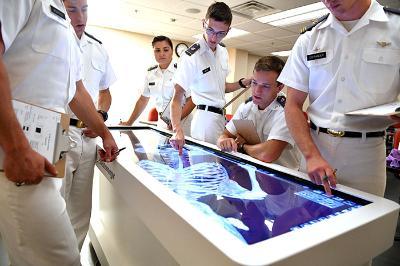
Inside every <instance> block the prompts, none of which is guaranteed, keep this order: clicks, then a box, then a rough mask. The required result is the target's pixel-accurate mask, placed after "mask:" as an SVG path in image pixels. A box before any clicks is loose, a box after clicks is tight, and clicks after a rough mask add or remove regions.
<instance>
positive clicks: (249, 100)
mask: <svg viewBox="0 0 400 266" xmlns="http://www.w3.org/2000/svg"><path fill="white" fill-rule="evenodd" d="M252 100H253V96H250V97H249V98H247V100H246V101H245V102H244V103H245V104H246V103H248V102H251V101H252Z"/></svg>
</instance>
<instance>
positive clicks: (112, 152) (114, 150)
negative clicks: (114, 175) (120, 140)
mask: <svg viewBox="0 0 400 266" xmlns="http://www.w3.org/2000/svg"><path fill="white" fill-rule="evenodd" d="M103 149H104V150H99V156H100V159H101V160H102V161H103V162H112V161H114V160H115V159H116V158H117V156H118V154H119V153H118V146H117V144H116V143H115V140H114V138H113V137H112V135H111V133H110V132H108V134H106V135H105V136H104V138H103Z"/></svg>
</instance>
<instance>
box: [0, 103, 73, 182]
mask: <svg viewBox="0 0 400 266" xmlns="http://www.w3.org/2000/svg"><path fill="white" fill-rule="evenodd" d="M12 104H13V108H14V112H15V114H16V116H17V120H18V122H19V123H20V125H21V127H22V130H23V132H24V134H25V136H26V138H27V139H28V141H29V144H30V145H31V147H32V149H33V150H35V151H36V152H38V153H39V154H41V155H42V156H43V157H45V158H46V159H47V160H48V161H49V162H51V163H53V164H54V165H55V167H56V169H57V172H58V174H57V176H56V177H60V178H62V177H64V176H65V167H66V153H67V152H68V151H69V150H70V149H71V148H73V147H74V146H75V145H76V143H75V142H74V141H73V140H72V139H71V138H70V137H69V135H68V129H69V121H70V117H69V115H67V114H64V113H60V112H56V111H53V110H50V109H46V108H43V107H40V106H37V105H33V104H30V103H26V102H22V101H18V100H13V101H12ZM3 159H4V152H3V150H2V149H0V171H3ZM45 176H46V175H45Z"/></svg>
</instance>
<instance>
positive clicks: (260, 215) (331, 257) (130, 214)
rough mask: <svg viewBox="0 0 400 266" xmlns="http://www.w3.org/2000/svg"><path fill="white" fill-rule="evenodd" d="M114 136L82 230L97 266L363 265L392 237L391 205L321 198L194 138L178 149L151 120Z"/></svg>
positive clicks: (304, 185) (297, 179) (347, 195)
mask: <svg viewBox="0 0 400 266" xmlns="http://www.w3.org/2000/svg"><path fill="white" fill-rule="evenodd" d="M112 133H113V136H114V138H115V140H116V142H117V144H118V147H119V148H124V147H125V148H126V149H124V150H123V151H122V152H121V153H120V155H119V156H118V158H117V160H116V161H114V162H112V163H104V162H99V163H97V164H96V165H97V168H98V170H99V172H98V174H97V175H98V176H99V178H98V179H97V180H98V182H99V185H96V184H94V192H93V193H94V195H96V194H99V196H98V197H99V202H98V203H96V202H94V206H93V212H92V219H91V226H90V231H89V235H90V239H91V241H92V243H93V246H94V248H95V250H96V253H97V254H98V255H99V254H100V255H99V256H100V261H101V263H102V264H105V265H191V266H192V265H218V266H219V265H361V264H363V263H367V262H368V261H369V260H370V259H371V258H373V257H375V256H377V255H378V254H380V253H381V252H383V251H384V250H386V249H387V248H389V247H390V246H391V245H392V243H393V236H394V232H395V228H396V224H397V218H398V209H399V206H398V204H396V203H394V202H392V201H389V200H386V199H384V198H380V197H377V196H374V195H370V194H367V193H364V192H361V191H358V190H354V189H350V188H347V187H344V186H341V185H338V189H335V190H333V196H327V195H326V194H325V193H324V190H323V187H322V186H318V185H315V184H313V183H312V182H310V181H309V180H307V178H306V175H305V174H302V173H300V172H297V171H293V170H290V169H287V168H285V167H281V166H277V165H273V164H265V163H262V162H260V161H257V160H255V159H252V158H251V157H248V156H245V155H241V154H238V153H235V154H232V153H225V152H221V151H220V150H219V149H218V148H217V147H216V146H214V145H210V144H206V143H202V142H198V141H196V140H193V139H187V140H186V144H185V146H184V149H183V152H182V154H181V155H179V153H178V152H177V151H176V150H175V149H173V148H172V147H171V145H170V144H169V138H170V136H171V134H169V133H168V132H165V131H160V130H158V129H156V128H154V127H151V126H150V127H148V126H146V127H132V128H124V129H123V128H117V129H115V130H112ZM95 180H96V179H95ZM339 182H340V181H339ZM95 197H96V196H95ZM371 236H373V238H374V241H371ZM354 246H357V253H354V252H353V251H352V248H349V247H354Z"/></svg>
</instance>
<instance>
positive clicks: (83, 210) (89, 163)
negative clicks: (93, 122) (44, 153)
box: [61, 127, 96, 250]
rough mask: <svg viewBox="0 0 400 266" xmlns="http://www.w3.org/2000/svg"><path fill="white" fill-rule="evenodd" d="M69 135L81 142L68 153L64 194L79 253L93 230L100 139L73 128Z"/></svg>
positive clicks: (62, 190) (63, 186) (62, 192)
mask: <svg viewBox="0 0 400 266" xmlns="http://www.w3.org/2000/svg"><path fill="white" fill-rule="evenodd" d="M69 135H70V136H71V138H72V139H73V140H74V141H76V142H77V145H76V147H75V148H73V149H71V150H70V151H69V152H68V153H67V167H66V173H65V178H64V179H63V184H62V188H61V194H62V196H63V197H64V199H65V202H66V204H67V211H68V214H69V217H70V219H71V223H72V226H73V228H74V231H75V235H76V238H77V240H78V245H79V250H81V249H82V245H83V242H84V240H85V237H86V234H87V232H88V230H89V223H90V215H91V210H92V184H93V172H94V164H95V160H96V139H94V138H88V137H85V136H83V135H82V129H80V128H76V127H70V128H69Z"/></svg>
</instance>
